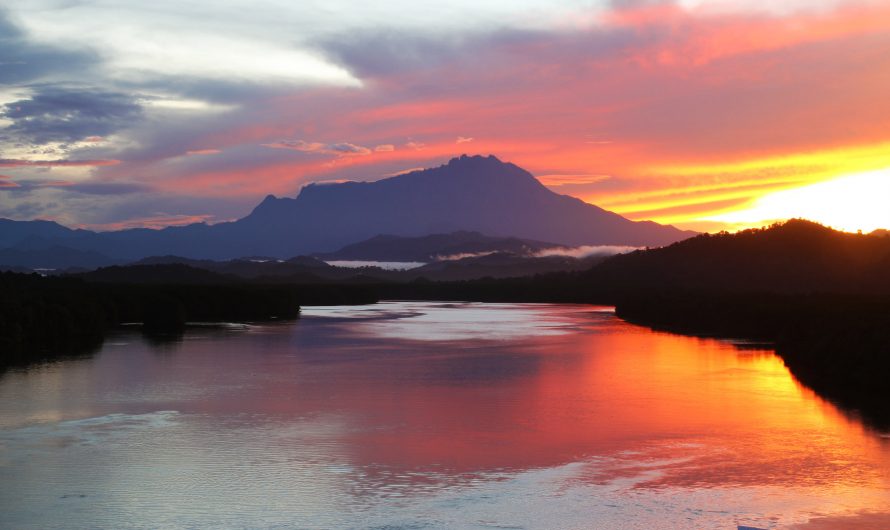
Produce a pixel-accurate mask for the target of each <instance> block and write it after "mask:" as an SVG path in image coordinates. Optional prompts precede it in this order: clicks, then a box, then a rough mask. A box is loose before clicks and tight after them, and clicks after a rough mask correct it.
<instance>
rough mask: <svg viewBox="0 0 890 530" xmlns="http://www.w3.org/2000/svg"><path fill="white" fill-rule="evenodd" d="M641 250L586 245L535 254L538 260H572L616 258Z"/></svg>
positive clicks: (618, 246) (554, 248) (619, 246)
mask: <svg viewBox="0 0 890 530" xmlns="http://www.w3.org/2000/svg"><path fill="white" fill-rule="evenodd" d="M634 250H640V248H639V247H628V246H621V245H585V246H580V247H553V248H545V249H543V250H540V251H538V252H536V253H534V254H533V256H534V257H536V258H543V257H547V256H566V257H570V258H579V259H582V258H591V257H594V256H614V255H615V254H626V253H628V252H633V251H634Z"/></svg>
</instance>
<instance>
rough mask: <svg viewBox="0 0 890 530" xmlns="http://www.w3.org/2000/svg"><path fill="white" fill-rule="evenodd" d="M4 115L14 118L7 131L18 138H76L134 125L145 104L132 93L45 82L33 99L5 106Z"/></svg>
mask: <svg viewBox="0 0 890 530" xmlns="http://www.w3.org/2000/svg"><path fill="white" fill-rule="evenodd" d="M0 116H2V117H4V118H7V119H9V120H12V121H13V124H12V125H10V126H8V127H7V128H6V129H5V132H6V133H7V134H11V135H12V136H13V137H14V138H16V139H17V140H21V139H24V140H27V141H30V142H33V143H37V144H43V143H47V142H75V141H78V140H83V139H85V138H88V137H91V136H106V135H109V134H112V133H114V132H116V131H118V130H120V129H122V128H124V127H127V126H129V125H131V124H132V123H133V122H134V121H135V120H138V119H139V118H140V117H141V116H142V107H141V105H139V103H138V102H137V99H136V98H135V97H134V96H131V95H129V94H123V93H119V92H107V91H102V90H88V89H68V88H61V87H48V86H41V87H38V88H37V89H36V90H35V93H34V94H33V95H32V96H31V98H30V99H23V100H19V101H14V102H12V103H8V104H6V105H5V106H3V108H2V111H0Z"/></svg>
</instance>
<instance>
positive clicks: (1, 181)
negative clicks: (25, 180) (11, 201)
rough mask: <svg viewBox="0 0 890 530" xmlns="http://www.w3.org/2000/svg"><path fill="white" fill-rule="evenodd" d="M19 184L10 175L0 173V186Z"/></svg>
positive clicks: (8, 186)
mask: <svg viewBox="0 0 890 530" xmlns="http://www.w3.org/2000/svg"><path fill="white" fill-rule="evenodd" d="M18 187H19V185H18V184H16V183H15V181H13V180H12V177H10V176H7V175H0V188H18Z"/></svg>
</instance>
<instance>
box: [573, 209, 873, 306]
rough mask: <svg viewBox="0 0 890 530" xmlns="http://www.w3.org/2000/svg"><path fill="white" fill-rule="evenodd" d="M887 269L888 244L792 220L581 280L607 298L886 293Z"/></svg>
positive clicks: (613, 261)
mask: <svg viewBox="0 0 890 530" xmlns="http://www.w3.org/2000/svg"><path fill="white" fill-rule="evenodd" d="M888 270H890V238H888V237H886V236H883V235H878V234H875V235H866V234H851V233H846V232H838V231H835V230H832V229H830V228H827V227H825V226H822V225H820V224H817V223H813V222H810V221H804V220H800V219H794V220H790V221H788V222H786V223H783V224H776V225H773V226H771V227H769V228H763V229H753V230H745V231H742V232H738V233H735V234H729V233H720V234H703V235H700V236H697V237H694V238H691V239H687V240H685V241H681V242H679V243H675V244H673V245H670V246H667V247H664V248H658V249H651V250H645V251H637V252H632V253H629V254H622V255H618V256H614V257H612V258H610V259H608V260H606V261H605V262H603V263H602V264H600V265H599V266H597V267H594V268H593V269H592V270H591V271H589V272H588V273H587V280H588V285H589V286H592V287H593V288H594V290H600V291H613V292H628V291H634V292H648V293H652V292H657V291H661V292H666V291H672V292H676V291H683V292H721V293H730V292H732V293H754V294H764V293H777V294H813V293H835V294H877V293H883V294H890V276H888V275H887V271H888Z"/></svg>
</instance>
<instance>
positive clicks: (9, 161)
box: [0, 158, 120, 167]
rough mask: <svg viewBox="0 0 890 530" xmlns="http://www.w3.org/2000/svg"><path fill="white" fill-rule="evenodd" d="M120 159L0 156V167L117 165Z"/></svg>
mask: <svg viewBox="0 0 890 530" xmlns="http://www.w3.org/2000/svg"><path fill="white" fill-rule="evenodd" d="M117 164H120V160H61V159H57V160H23V159H17V158H0V167H97V166H115V165H117Z"/></svg>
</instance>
